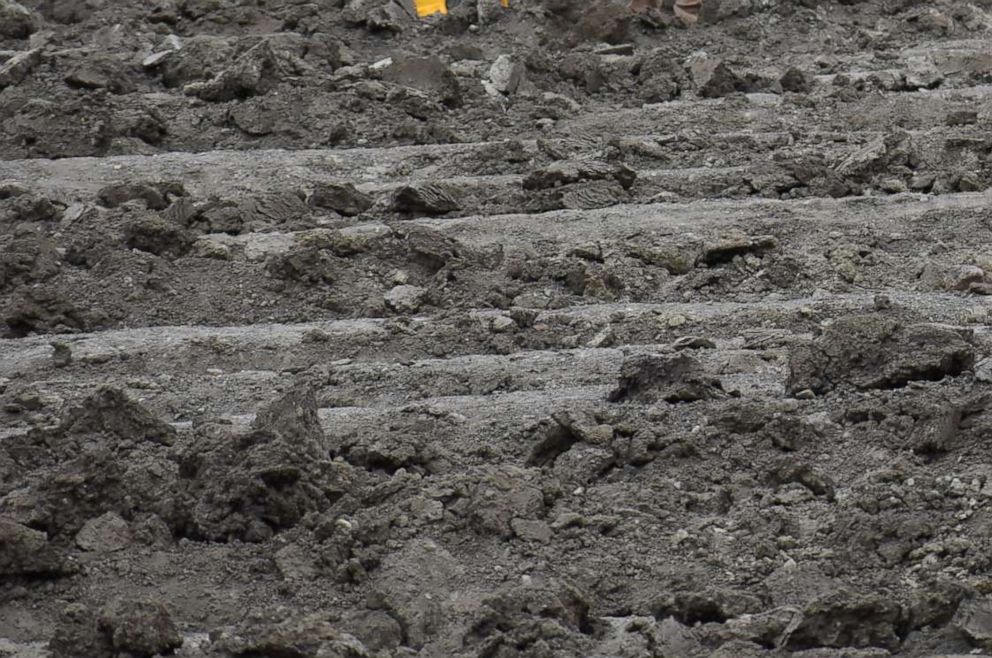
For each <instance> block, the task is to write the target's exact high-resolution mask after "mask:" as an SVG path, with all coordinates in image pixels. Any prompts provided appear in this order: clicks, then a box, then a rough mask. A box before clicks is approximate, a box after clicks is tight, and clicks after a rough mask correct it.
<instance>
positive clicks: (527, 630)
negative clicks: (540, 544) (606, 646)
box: [462, 578, 596, 656]
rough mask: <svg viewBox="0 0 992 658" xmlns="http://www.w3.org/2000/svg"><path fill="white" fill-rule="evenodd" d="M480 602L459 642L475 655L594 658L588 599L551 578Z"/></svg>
mask: <svg viewBox="0 0 992 658" xmlns="http://www.w3.org/2000/svg"><path fill="white" fill-rule="evenodd" d="M527 580H528V582H526V583H524V584H520V585H516V586H509V587H504V588H503V589H502V590H500V591H499V592H497V593H496V594H494V595H493V596H490V597H488V598H486V599H485V600H483V601H482V604H481V606H480V609H479V610H478V612H476V613H475V614H474V615H473V617H472V621H471V625H470V627H469V629H468V630H467V631H466V632H465V634H464V637H463V639H462V642H463V644H464V645H465V646H466V647H471V648H472V649H473V650H474V651H475V652H476V655H486V656H500V655H510V654H512V655H523V656H530V655H540V651H541V649H544V650H546V651H550V652H552V655H594V652H592V651H591V650H590V649H591V644H590V643H589V641H590V639H591V638H590V637H589V636H591V635H592V634H593V633H594V632H595V628H596V621H595V620H594V618H593V617H592V616H591V615H590V607H591V605H590V601H589V598H588V597H587V596H586V595H585V594H584V593H583V592H581V591H580V590H579V589H577V588H576V587H574V586H572V585H570V584H568V583H565V582H561V581H556V580H550V581H545V580H537V579H530V578H528V579H527Z"/></svg>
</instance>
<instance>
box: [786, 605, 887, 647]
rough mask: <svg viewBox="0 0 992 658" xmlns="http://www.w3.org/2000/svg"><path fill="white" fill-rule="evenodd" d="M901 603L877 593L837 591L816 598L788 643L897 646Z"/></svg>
mask: <svg viewBox="0 0 992 658" xmlns="http://www.w3.org/2000/svg"><path fill="white" fill-rule="evenodd" d="M902 614H903V612H902V606H900V605H899V604H898V603H896V602H895V601H892V600H891V599H889V598H887V597H885V596H883V595H877V594H862V595H855V594H852V593H850V592H843V591H841V592H835V593H832V594H828V595H826V596H824V597H823V598H820V599H817V600H815V601H813V602H812V603H811V604H810V605H809V606H808V607H807V608H806V609H805V610H803V619H802V621H801V622H800V623H799V625H798V626H797V627H796V628H795V630H793V631H792V633H791V634H790V636H789V639H788V642H787V644H786V646H787V647H788V648H789V649H791V650H793V651H801V650H804V649H814V648H818V647H835V648H845V647H851V648H864V647H881V648H884V649H895V648H896V647H898V646H899V644H900V640H899V635H898V631H899V629H900V624H901V623H902Z"/></svg>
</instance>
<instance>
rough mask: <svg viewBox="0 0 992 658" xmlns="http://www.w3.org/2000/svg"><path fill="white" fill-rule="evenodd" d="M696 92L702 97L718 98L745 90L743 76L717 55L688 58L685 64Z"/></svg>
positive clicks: (745, 84)
mask: <svg viewBox="0 0 992 658" xmlns="http://www.w3.org/2000/svg"><path fill="white" fill-rule="evenodd" d="M686 68H687V69H688V70H689V75H690V76H691V77H692V82H693V85H694V87H695V89H696V93H697V94H699V95H700V96H701V97H703V98H719V97H720V96H727V95H729V94H732V93H734V92H738V91H740V92H743V91H746V90H747V83H746V82H745V80H744V78H742V77H741V76H740V75H738V74H737V73H735V72H734V71H733V70H732V69H731V68H730V67H729V66H727V64H726V63H725V62H724V61H723V60H722V59H719V58H717V57H710V56H708V55H705V54H703V55H701V56H696V57H692V58H690V60H689V62H688V63H687V65H686Z"/></svg>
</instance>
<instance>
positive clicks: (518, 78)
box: [484, 55, 527, 96]
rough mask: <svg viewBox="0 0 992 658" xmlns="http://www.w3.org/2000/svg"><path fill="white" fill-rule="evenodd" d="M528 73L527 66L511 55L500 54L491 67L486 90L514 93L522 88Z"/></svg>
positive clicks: (495, 93)
mask: <svg viewBox="0 0 992 658" xmlns="http://www.w3.org/2000/svg"><path fill="white" fill-rule="evenodd" d="M526 74H527V69H526V67H525V66H524V65H523V64H522V63H520V62H518V61H515V60H514V59H513V58H512V57H510V56H509V55H500V56H499V57H497V58H496V61H494V62H493V63H492V66H490V67H489V72H488V74H487V80H486V81H485V82H484V84H485V86H486V90H487V91H488V92H489V93H491V94H494V95H497V94H504V95H507V96H509V95H512V94H514V93H516V92H517V90H518V89H519V88H520V85H521V83H522V82H523V81H524V79H525V76H526Z"/></svg>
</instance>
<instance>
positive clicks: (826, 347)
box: [786, 315, 975, 395]
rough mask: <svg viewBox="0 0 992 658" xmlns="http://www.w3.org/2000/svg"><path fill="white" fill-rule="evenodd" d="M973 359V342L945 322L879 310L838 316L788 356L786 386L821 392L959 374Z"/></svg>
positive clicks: (791, 390) (898, 384) (793, 390)
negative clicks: (908, 321)
mask: <svg viewBox="0 0 992 658" xmlns="http://www.w3.org/2000/svg"><path fill="white" fill-rule="evenodd" d="M974 362H975V350H974V348H973V347H972V346H971V345H970V344H969V343H968V342H967V341H966V340H965V339H964V338H962V337H961V334H959V333H958V332H956V331H954V330H953V329H950V328H945V327H941V326H937V325H931V324H914V325H904V324H902V323H900V322H899V321H897V320H895V319H892V318H888V317H885V316H882V315H861V316H850V317H844V318H840V319H838V320H836V321H834V322H833V323H831V324H830V325H829V326H827V327H826V328H825V329H824V330H823V333H822V334H821V335H820V336H818V337H817V338H816V339H814V340H813V341H811V342H809V343H806V344H800V345H798V346H795V347H794V348H793V350H792V351H791V353H790V356H789V376H788V380H787V382H786V389H787V390H788V392H789V393H790V394H792V395H795V394H797V393H799V392H801V391H804V390H807V389H809V390H811V391H813V392H814V393H826V392H828V391H831V390H833V389H835V388H836V387H838V386H853V387H854V388H857V389H890V388H900V387H903V386H906V385H907V384H908V383H909V382H911V381H919V380H922V381H937V380H940V379H943V378H944V377H953V376H956V375H960V374H961V373H962V372H964V371H965V370H968V369H970V368H971V367H972V365H973V364H974Z"/></svg>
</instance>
